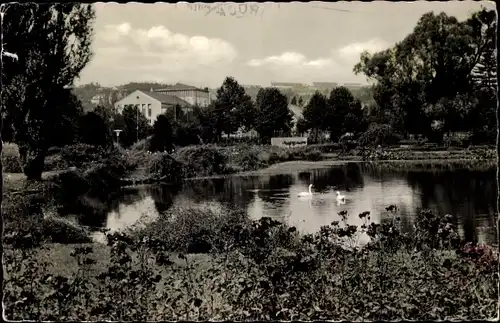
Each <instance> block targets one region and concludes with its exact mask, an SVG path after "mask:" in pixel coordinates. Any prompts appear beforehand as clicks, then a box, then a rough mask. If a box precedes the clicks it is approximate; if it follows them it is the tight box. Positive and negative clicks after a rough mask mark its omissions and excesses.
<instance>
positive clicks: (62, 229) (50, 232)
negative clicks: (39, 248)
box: [43, 216, 92, 244]
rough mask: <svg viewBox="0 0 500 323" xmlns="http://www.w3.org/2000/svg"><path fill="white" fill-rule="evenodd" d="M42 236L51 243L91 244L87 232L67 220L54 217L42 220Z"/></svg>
mask: <svg viewBox="0 0 500 323" xmlns="http://www.w3.org/2000/svg"><path fill="white" fill-rule="evenodd" d="M43 234H44V236H45V237H46V240H48V241H49V242H53V243H71V244H72V243H88V242H91V241H92V239H91V238H90V234H89V232H88V231H87V230H85V229H83V228H82V227H80V226H78V225H77V224H75V223H72V222H71V221H69V220H66V219H63V218H58V217H54V216H50V217H46V218H45V219H43Z"/></svg>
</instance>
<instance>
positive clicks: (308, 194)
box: [299, 184, 313, 196]
mask: <svg viewBox="0 0 500 323" xmlns="http://www.w3.org/2000/svg"><path fill="white" fill-rule="evenodd" d="M312 187H313V184H309V192H300V193H299V196H311V195H313V193H312Z"/></svg>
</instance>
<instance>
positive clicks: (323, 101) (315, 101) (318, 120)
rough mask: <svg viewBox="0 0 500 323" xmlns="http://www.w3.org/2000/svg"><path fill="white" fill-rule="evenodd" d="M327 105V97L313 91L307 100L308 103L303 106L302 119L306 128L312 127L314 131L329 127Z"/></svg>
mask: <svg viewBox="0 0 500 323" xmlns="http://www.w3.org/2000/svg"><path fill="white" fill-rule="evenodd" d="M329 113H330V111H329V107H328V101H327V98H326V97H325V96H324V95H323V94H321V93H319V92H315V93H314V95H313V96H312V97H311V99H310V100H309V103H308V104H307V105H306V106H305V107H304V112H303V116H304V120H305V123H306V124H307V128H308V129H312V130H313V132H314V133H317V132H318V131H321V130H327V129H328V127H329V123H328V122H329V120H328V116H329Z"/></svg>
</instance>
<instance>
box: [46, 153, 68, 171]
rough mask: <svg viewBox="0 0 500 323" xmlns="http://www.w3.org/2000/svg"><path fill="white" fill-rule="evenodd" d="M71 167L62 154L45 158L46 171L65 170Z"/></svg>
mask: <svg viewBox="0 0 500 323" xmlns="http://www.w3.org/2000/svg"><path fill="white" fill-rule="evenodd" d="M69 167H70V163H69V162H68V161H67V160H65V159H64V158H63V156H62V155H61V154H60V153H54V154H52V155H49V156H47V157H45V164H44V165H43V170H44V171H55V170H65V169H68V168H69Z"/></svg>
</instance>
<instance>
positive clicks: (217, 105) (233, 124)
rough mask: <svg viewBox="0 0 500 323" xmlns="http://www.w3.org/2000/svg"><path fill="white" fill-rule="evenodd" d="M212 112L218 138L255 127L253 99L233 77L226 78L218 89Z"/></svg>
mask: <svg viewBox="0 0 500 323" xmlns="http://www.w3.org/2000/svg"><path fill="white" fill-rule="evenodd" d="M211 110H212V120H213V125H214V126H215V130H216V133H217V137H220V135H221V134H222V133H225V134H232V133H234V132H236V131H237V130H238V129H239V128H240V127H244V128H247V129H251V128H252V126H253V120H254V117H255V110H254V106H253V103H252V99H251V98H250V96H248V95H247V94H246V92H245V89H244V88H243V86H241V85H240V84H239V83H238V82H237V81H236V80H235V79H234V78H233V77H226V79H225V80H224V82H223V83H222V86H221V87H220V88H219V89H217V99H216V100H215V102H214V105H213V108H212V109H211Z"/></svg>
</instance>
